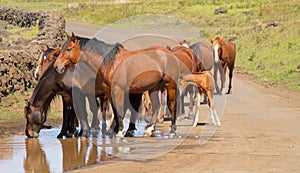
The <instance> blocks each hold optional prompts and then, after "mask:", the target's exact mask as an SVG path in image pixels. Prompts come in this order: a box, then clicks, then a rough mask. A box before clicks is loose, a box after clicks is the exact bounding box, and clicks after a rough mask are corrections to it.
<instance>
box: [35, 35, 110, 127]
mask: <svg viewBox="0 0 300 173" xmlns="http://www.w3.org/2000/svg"><path fill="white" fill-rule="evenodd" d="M79 39H80V38H79ZM42 51H43V54H42V56H41V57H40V59H39V65H38V67H37V70H36V72H37V73H36V74H35V76H36V77H38V76H42V75H43V73H44V72H45V70H46V69H47V68H48V66H49V64H50V63H51V62H52V61H53V60H55V59H56V58H57V56H58V55H59V52H60V48H49V47H48V46H46V47H43V48H42ZM73 82H74V81H73ZM86 91H87V90H83V92H86ZM86 97H87V99H88V101H89V106H90V107H89V108H90V110H91V112H92V114H93V119H92V124H91V129H92V130H99V129H100V128H99V119H98V107H99V102H98V100H97V97H96V99H95V98H94V97H93V95H90V94H88V93H86ZM62 99H63V103H64V98H63V97H62ZM71 101H72V100H71ZM95 103H96V104H95ZM64 105H65V104H64ZM63 109H64V111H65V106H64V107H63ZM74 116H75V120H76V122H75V124H77V125H78V120H77V118H76V115H74ZM68 119H69V118H66V120H68ZM66 123H68V122H63V125H64V124H66ZM72 124H73V123H72ZM63 128H64V126H63V127H62V129H63ZM70 128H72V127H70ZM73 128H75V127H73ZM105 130H106V122H104V121H103V122H102V131H103V132H105Z"/></svg>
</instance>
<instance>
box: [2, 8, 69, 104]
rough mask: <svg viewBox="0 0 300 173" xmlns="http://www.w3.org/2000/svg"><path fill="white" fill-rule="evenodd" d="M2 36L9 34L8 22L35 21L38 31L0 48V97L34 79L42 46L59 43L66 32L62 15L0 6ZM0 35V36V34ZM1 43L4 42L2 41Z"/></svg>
mask: <svg viewBox="0 0 300 173" xmlns="http://www.w3.org/2000/svg"><path fill="white" fill-rule="evenodd" d="M0 21H1V22H0V23H1V29H0V33H3V34H1V36H2V37H3V36H5V34H6V35H10V33H7V32H6V31H5V30H3V28H6V26H7V25H13V26H18V27H25V28H30V27H32V26H36V25H38V34H37V36H36V37H33V38H32V39H31V40H28V39H18V40H16V41H15V42H9V43H6V44H5V46H9V44H11V45H19V44H22V45H23V46H15V47H12V48H10V49H9V50H4V49H3V48H1V50H0V78H1V79H0V100H1V97H4V96H6V95H8V94H10V93H12V92H15V91H18V90H21V91H24V90H27V89H28V88H30V87H33V86H34V84H35V83H36V81H35V79H34V78H33V74H34V71H35V69H36V66H37V61H38V58H39V57H40V55H41V53H42V52H41V47H43V46H46V45H48V46H52V47H56V46H60V45H61V44H62V41H63V39H64V36H65V19H64V17H63V16H62V15H57V14H46V13H37V12H31V11H28V10H24V9H20V8H5V7H4V8H2V7H1V8H0ZM1 36H0V37H1ZM1 44H2V45H4V43H1Z"/></svg>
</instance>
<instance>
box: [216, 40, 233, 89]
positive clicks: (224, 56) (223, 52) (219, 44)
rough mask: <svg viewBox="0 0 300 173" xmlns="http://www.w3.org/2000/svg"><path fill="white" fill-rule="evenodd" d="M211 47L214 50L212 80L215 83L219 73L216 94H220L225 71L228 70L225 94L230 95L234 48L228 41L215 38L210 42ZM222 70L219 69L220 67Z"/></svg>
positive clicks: (223, 83)
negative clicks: (219, 83)
mask: <svg viewBox="0 0 300 173" xmlns="http://www.w3.org/2000/svg"><path fill="white" fill-rule="evenodd" d="M211 43H212V47H213V49H214V51H213V52H214V59H215V66H214V67H215V68H214V79H215V81H217V71H218V70H219V71H220V73H221V89H219V86H218V84H217V82H216V90H217V92H218V93H221V92H222V89H223V88H224V85H225V80H226V69H227V68H228V69H229V86H228V91H227V94H230V93H231V88H232V86H231V80H232V76H233V69H234V63H235V55H236V47H235V45H234V44H233V43H232V42H230V41H225V40H224V39H223V38H222V37H217V38H215V39H214V40H211ZM220 65H222V68H223V69H221V66H220Z"/></svg>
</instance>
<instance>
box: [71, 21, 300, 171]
mask: <svg viewBox="0 0 300 173" xmlns="http://www.w3.org/2000/svg"><path fill="white" fill-rule="evenodd" d="M89 26H91V27H89ZM81 28H82V29H81ZM99 28H101V27H99ZM99 28H98V26H95V25H87V24H80V23H71V22H68V23H67V31H68V32H70V31H76V33H78V34H81V35H85V36H91V35H93V34H95V33H93V32H96V30H97V29H99ZM237 58H239V57H237ZM222 123H223V124H222V126H221V127H219V128H218V129H217V131H216V133H215V134H214V136H213V138H211V139H210V140H209V141H208V142H207V143H206V144H204V145H200V144H199V140H196V139H194V138H192V137H191V138H187V139H185V140H184V141H183V142H182V143H181V144H180V145H179V146H178V147H176V149H174V150H172V151H171V152H169V153H167V154H164V155H162V156H160V157H157V158H154V159H151V160H148V161H130V160H122V159H114V160H113V161H107V162H105V163H104V164H99V165H94V166H91V167H86V168H83V169H78V170H74V172H106V173H108V172H138V173H140V172H180V173H181V172H300V162H299V161H300V125H299V124H300V93H298V92H295V91H291V90H287V91H285V90H283V88H279V87H275V88H274V87H266V86H264V85H263V84H258V83H256V82H254V80H253V79H251V78H250V77H249V76H246V75H242V74H239V73H237V72H235V74H234V79H233V93H232V94H231V95H229V96H227V100H226V107H225V111H224V115H223V118H222ZM200 131H201V127H196V128H194V129H193V131H192V133H191V134H190V136H195V134H198V133H200Z"/></svg>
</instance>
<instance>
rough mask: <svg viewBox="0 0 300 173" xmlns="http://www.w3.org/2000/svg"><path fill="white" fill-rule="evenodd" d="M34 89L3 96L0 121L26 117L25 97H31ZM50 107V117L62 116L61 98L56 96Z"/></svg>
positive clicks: (0, 103) (0, 104)
mask: <svg viewBox="0 0 300 173" xmlns="http://www.w3.org/2000/svg"><path fill="white" fill-rule="evenodd" d="M32 91H33V89H30V90H28V91H25V93H21V92H15V93H13V94H9V95H8V96H7V97H4V98H2V100H1V102H0V112H1V114H0V121H1V120H20V119H24V118H25V117H24V116H25V115H24V107H25V105H26V102H25V99H29V98H30V96H31V93H32ZM50 107H51V109H50V111H49V113H48V117H53V118H62V104H61V101H60V98H56V99H55V100H54V101H52V103H51V106H50Z"/></svg>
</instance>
